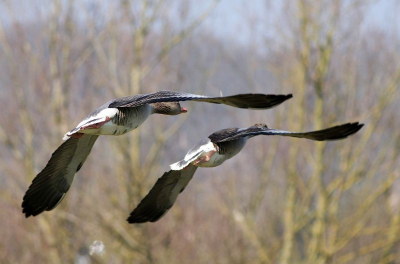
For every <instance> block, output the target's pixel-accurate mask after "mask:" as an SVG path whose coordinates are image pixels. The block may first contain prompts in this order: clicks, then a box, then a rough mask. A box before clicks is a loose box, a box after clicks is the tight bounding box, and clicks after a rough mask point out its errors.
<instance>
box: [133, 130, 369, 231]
mask: <svg viewBox="0 0 400 264" xmlns="http://www.w3.org/2000/svg"><path fill="white" fill-rule="evenodd" d="M362 126H363V124H359V123H358V122H356V123H347V124H344V125H340V126H335V127H330V128H327V129H323V130H318V131H311V132H290V131H284V130H277V129H270V128H268V127H267V126H266V125H265V124H255V125H254V126H251V127H248V128H228V129H222V130H219V131H217V132H215V133H213V134H211V135H210V136H209V137H208V138H207V139H203V140H201V141H199V142H198V143H197V144H196V145H194V146H193V147H192V148H191V149H190V150H189V152H188V153H187V154H186V155H185V157H184V158H183V159H182V160H180V161H178V162H176V163H174V164H172V165H170V167H171V170H170V171H168V172H166V173H164V175H163V176H162V177H161V178H159V180H158V181H157V182H156V184H155V185H154V187H153V188H152V189H151V190H150V193H149V194H148V195H147V196H145V198H144V199H143V200H142V201H141V202H140V203H139V205H138V206H137V207H136V208H135V209H134V210H133V211H132V213H131V214H130V216H129V217H128V219H127V221H128V222H129V223H144V222H155V221H158V220H159V219H160V218H161V217H162V216H163V215H165V214H166V213H167V211H168V210H169V209H170V208H171V207H172V205H173V203H174V202H175V200H176V199H177V195H176V193H174V194H173V195H174V196H173V197H171V196H168V195H167V194H168V193H171V195H172V192H171V190H176V189H174V188H175V186H179V187H176V188H177V189H179V190H181V192H182V191H183V190H184V189H185V187H186V185H187V184H189V181H190V179H192V177H193V175H194V173H195V172H196V170H195V169H194V168H195V167H215V166H219V165H221V164H222V163H224V162H225V161H226V160H228V159H230V158H232V157H234V156H235V155H237V154H238V153H239V152H240V151H241V150H242V149H243V148H244V146H245V145H246V142H247V140H248V139H250V138H252V137H254V136H258V135H279V136H289V137H297V138H306V139H310V140H316V141H325V140H339V139H344V138H346V137H348V136H350V135H352V134H355V133H356V132H357V131H359V130H360V129H361V128H362Z"/></svg>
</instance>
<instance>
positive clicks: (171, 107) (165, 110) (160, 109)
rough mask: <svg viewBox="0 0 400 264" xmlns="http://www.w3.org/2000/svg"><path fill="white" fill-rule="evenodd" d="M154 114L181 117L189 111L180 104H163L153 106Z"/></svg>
mask: <svg viewBox="0 0 400 264" xmlns="http://www.w3.org/2000/svg"><path fill="white" fill-rule="evenodd" d="M151 106H152V107H153V113H156V114H162V115H179V114H182V113H186V112H187V109H186V108H185V107H182V106H181V104H180V103H179V102H162V103H154V104H151Z"/></svg>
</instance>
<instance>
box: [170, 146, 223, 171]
mask: <svg viewBox="0 0 400 264" xmlns="http://www.w3.org/2000/svg"><path fill="white" fill-rule="evenodd" d="M210 151H216V148H215V146H214V143H212V142H211V141H208V143H206V144H204V145H201V146H200V147H199V148H197V149H191V150H189V152H188V153H187V154H186V156H185V158H184V159H183V160H181V161H178V162H176V163H174V164H171V165H169V166H170V168H171V170H182V169H183V168H185V167H186V166H187V165H189V163H191V162H193V161H195V160H196V159H197V158H199V157H201V156H202V155H203V153H207V152H210Z"/></svg>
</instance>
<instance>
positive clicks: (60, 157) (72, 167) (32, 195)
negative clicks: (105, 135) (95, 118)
mask: <svg viewBox="0 0 400 264" xmlns="http://www.w3.org/2000/svg"><path fill="white" fill-rule="evenodd" d="M98 137H99V136H94V135H83V136H82V137H81V138H79V139H78V138H70V139H68V140H67V141H65V142H64V143H63V144H62V145H61V146H60V147H59V148H58V149H57V150H56V151H54V153H53V154H52V156H51V158H50V160H49V162H48V163H47V165H46V167H45V168H44V169H43V170H42V171H41V172H40V173H39V174H38V175H37V176H36V177H35V178H34V179H33V181H32V184H31V185H30V186H29V189H28V191H27V192H26V193H25V195H24V198H23V202H22V208H23V209H22V212H23V213H24V214H25V217H29V216H31V215H32V216H36V215H38V214H40V213H42V212H43V211H45V210H46V211H50V210H52V209H53V208H55V207H56V206H57V205H58V204H59V203H60V202H61V200H62V199H63V198H64V196H65V194H66V192H67V191H68V189H69V187H70V186H71V183H72V181H73V179H74V176H75V173H76V172H77V171H79V169H80V168H81V167H82V165H83V163H84V162H85V160H86V158H87V156H88V155H89V153H90V151H91V149H92V147H93V145H94V143H95V142H96V139H97V138H98Z"/></svg>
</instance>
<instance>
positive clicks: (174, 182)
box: [127, 165, 197, 224]
mask: <svg viewBox="0 0 400 264" xmlns="http://www.w3.org/2000/svg"><path fill="white" fill-rule="evenodd" d="M196 169H197V167H196V166H193V165H189V166H188V167H187V168H185V169H184V170H180V171H173V170H170V171H168V172H166V173H164V175H163V176H162V177H161V178H159V179H158V180H157V182H156V184H155V185H154V186H153V188H152V189H151V190H150V192H149V193H148V194H147V195H146V197H144V198H143V200H142V201H141V202H140V203H139V205H138V206H137V207H136V208H135V210H133V212H132V213H131V214H130V216H129V217H128V219H127V221H128V222H129V223H131V224H133V223H145V222H156V221H157V220H159V219H160V218H161V217H163V216H164V215H165V214H166V213H167V212H168V210H169V209H170V208H171V207H172V206H173V205H174V203H175V201H176V198H177V197H178V195H179V194H180V193H181V192H182V191H183V190H184V189H185V187H186V186H187V185H188V183H189V181H190V180H191V179H192V177H193V175H194V173H195V172H196Z"/></svg>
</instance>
